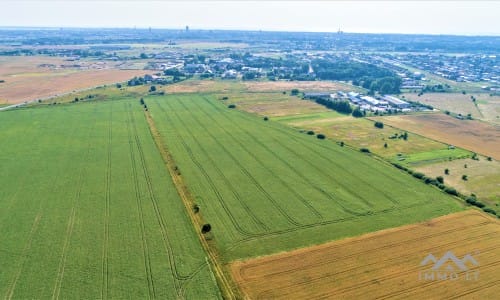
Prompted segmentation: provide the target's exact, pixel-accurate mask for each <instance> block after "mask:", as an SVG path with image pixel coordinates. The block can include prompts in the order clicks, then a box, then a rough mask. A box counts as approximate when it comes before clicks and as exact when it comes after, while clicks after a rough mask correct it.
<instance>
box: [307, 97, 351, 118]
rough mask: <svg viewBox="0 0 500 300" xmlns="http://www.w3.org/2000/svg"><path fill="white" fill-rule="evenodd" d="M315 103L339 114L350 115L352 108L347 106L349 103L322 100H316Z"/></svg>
mask: <svg viewBox="0 0 500 300" xmlns="http://www.w3.org/2000/svg"><path fill="white" fill-rule="evenodd" d="M316 103H318V104H321V105H324V106H326V107H328V108H329V109H333V110H335V111H337V112H339V113H341V114H350V113H352V107H351V105H350V104H349V101H344V100H342V101H331V100H327V99H323V98H317V99H316Z"/></svg>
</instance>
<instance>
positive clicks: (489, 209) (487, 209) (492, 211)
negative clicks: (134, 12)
mask: <svg viewBox="0 0 500 300" xmlns="http://www.w3.org/2000/svg"><path fill="white" fill-rule="evenodd" d="M483 211H484V212H487V213H489V214H492V215H495V216H496V215H497V212H496V211H494V210H493V209H491V208H489V207H486V208H483Z"/></svg>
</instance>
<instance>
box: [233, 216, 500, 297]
mask: <svg viewBox="0 0 500 300" xmlns="http://www.w3.org/2000/svg"><path fill="white" fill-rule="evenodd" d="M499 223H500V222H498V220H497V219H493V218H491V217H489V216H486V215H484V214H483V213H481V212H478V211H475V210H468V211H465V212H461V213H455V214H452V215H447V216H443V217H438V218H436V219H432V220H430V221H427V222H422V223H418V224H413V225H406V226H402V227H399V228H392V229H386V230H382V231H379V232H374V233H370V234H365V235H362V236H359V237H354V238H347V239H344V240H340V241H334V242H330V243H327V244H323V245H319V246H312V247H308V248H302V249H298V250H293V251H291V252H288V253H281V254H276V255H271V256H267V257H266V256H264V257H261V258H256V259H250V260H248V261H245V262H241V261H237V262H234V263H232V266H231V270H232V274H233V276H234V279H235V281H237V282H238V283H239V284H240V287H241V288H242V290H243V291H244V293H245V294H246V297H248V298H249V299H250V298H251V299H268V298H280V299H285V298H287V299H301V298H302V297H305V295H306V294H307V295H309V296H308V297H309V298H311V299H331V298H335V299H339V298H342V299H344V298H347V299H364V298H377V299H388V298H400V297H401V296H405V297H406V296H409V298H411V299H413V298H421V295H422V293H429V291H431V292H432V291H433V290H435V291H436V293H443V294H444V296H451V295H452V294H453V293H454V292H458V293H460V294H459V295H462V293H463V295H469V294H473V293H479V292H480V293H482V290H481V289H480V288H477V289H475V290H470V289H469V288H468V287H464V286H460V285H459V286H456V288H455V289H450V290H446V289H445V290H443V289H441V288H437V287H440V286H443V284H445V283H443V281H442V280H441V281H440V280H436V281H433V280H430V281H429V280H427V281H424V280H418V276H420V275H419V272H420V271H422V270H423V267H422V266H421V265H420V264H419V261H420V260H421V259H422V258H423V257H425V255H427V254H429V253H434V254H440V253H445V252H446V251H449V250H453V252H454V253H455V254H459V257H461V256H462V255H464V254H466V253H473V255H474V257H476V255H479V256H478V261H479V262H480V265H478V266H473V267H472V268H471V270H472V271H475V270H478V271H480V272H481V278H483V279H482V280H483V281H482V282H486V283H485V284H484V285H483V287H484V288H489V287H492V286H493V285H492V284H493V283H496V282H497V281H498V280H497V281H495V280H496V276H494V274H495V270H497V268H498V266H500V260H498V247H500V242H499V240H498V236H499V234H500V228H499V226H498V225H500V224H499ZM457 225H459V226H458V227H457ZM409 230H410V231H409ZM473 249H476V250H477V251H476V252H470V251H474V250H473ZM356 250H357V251H356ZM478 253H480V254H478ZM381 258H382V259H381ZM426 268H428V267H426ZM457 274H459V276H465V274H466V272H465V271H460V270H458V271H457ZM492 281H493V282H492ZM478 283H479V281H478ZM450 284H453V283H450ZM469 286H470V287H473V288H475V287H476V286H477V285H469ZM313 287H314V288H313ZM382 287H387V288H385V289H384V288H382ZM433 287H435V288H433ZM443 287H444V286H443ZM464 289H465V290H464ZM491 292H493V291H491ZM439 295H440V298H443V297H442V296H441V294H439Z"/></svg>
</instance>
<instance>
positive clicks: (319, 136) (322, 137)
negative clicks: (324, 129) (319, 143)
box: [316, 133, 326, 140]
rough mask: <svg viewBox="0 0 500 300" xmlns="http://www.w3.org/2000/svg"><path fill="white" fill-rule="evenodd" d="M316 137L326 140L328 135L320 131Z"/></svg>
mask: <svg viewBox="0 0 500 300" xmlns="http://www.w3.org/2000/svg"><path fill="white" fill-rule="evenodd" d="M316 137H317V138H318V139H320V140H324V139H325V138H326V136H325V135H324V134H322V133H319V134H318V135H317V136H316Z"/></svg>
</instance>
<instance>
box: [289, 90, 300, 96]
mask: <svg viewBox="0 0 500 300" xmlns="http://www.w3.org/2000/svg"><path fill="white" fill-rule="evenodd" d="M298 94H299V90H298V89H292V90H291V92H290V95H292V96H297V95H298Z"/></svg>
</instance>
